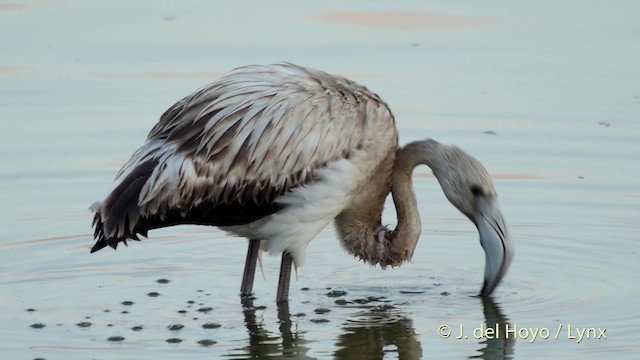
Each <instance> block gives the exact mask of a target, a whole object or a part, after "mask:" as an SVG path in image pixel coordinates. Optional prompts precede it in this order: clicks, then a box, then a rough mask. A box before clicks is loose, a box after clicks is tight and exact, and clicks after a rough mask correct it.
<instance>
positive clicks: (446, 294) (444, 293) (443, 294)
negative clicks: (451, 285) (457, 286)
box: [440, 291, 451, 296]
mask: <svg viewBox="0 0 640 360" xmlns="http://www.w3.org/2000/svg"><path fill="white" fill-rule="evenodd" d="M440 295H442V296H449V295H451V293H450V292H448V291H443V292H441V293H440Z"/></svg>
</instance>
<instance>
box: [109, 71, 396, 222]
mask: <svg viewBox="0 0 640 360" xmlns="http://www.w3.org/2000/svg"><path fill="white" fill-rule="evenodd" d="M371 109H378V110H376V111H372V110H371ZM379 109H383V111H379ZM393 121H394V120H393V116H392V114H391V112H390V111H389V109H388V107H387V105H386V104H385V103H384V102H382V100H380V98H379V97H378V96H377V95H376V94H374V93H371V92H370V91H368V90H367V89H366V88H365V87H363V86H361V85H358V84H356V83H354V82H351V81H349V80H347V79H344V78H341V77H337V76H333V75H329V74H327V73H324V72H320V71H316V70H312V69H306V68H302V67H299V66H296V65H292V64H280V65H270V66H249V67H243V68H238V69H236V70H234V71H232V72H231V73H229V74H228V75H226V76H224V77H223V78H221V79H219V80H218V81H216V82H214V83H212V84H209V85H207V86H204V87H202V88H200V89H198V90H197V91H196V92H194V93H193V94H192V95H190V96H187V97H185V98H183V99H182V100H180V101H178V102H177V103H175V104H174V105H173V106H171V107H170V108H169V109H168V110H167V111H166V112H165V113H164V114H163V115H162V116H161V118H160V121H159V122H158V123H157V124H156V125H155V126H154V127H153V129H152V130H151V132H150V133H149V136H148V138H147V143H146V144H145V145H144V146H143V147H142V148H140V149H139V150H138V151H136V153H134V155H133V156H132V158H131V159H130V160H129V162H127V164H126V165H125V166H124V167H123V169H122V170H121V171H120V172H119V174H118V177H117V179H116V182H118V179H119V178H124V177H126V176H127V175H128V174H129V173H131V172H132V171H133V169H135V168H136V167H137V165H138V164H141V163H144V162H149V161H154V162H155V163H156V164H157V165H156V167H155V168H154V169H153V171H152V173H151V174H150V176H149V178H148V179H147V180H146V183H145V184H144V185H143V186H142V187H141V191H140V195H139V199H138V204H137V206H138V207H139V210H140V215H129V216H128V218H127V221H126V222H127V223H128V227H129V228H130V229H134V227H135V223H136V222H138V221H143V220H144V218H145V217H147V218H148V217H149V216H152V215H153V216H159V217H160V218H161V217H162V216H164V215H163V214H174V213H175V211H176V210H177V209H178V210H179V209H186V210H188V208H189V207H197V206H200V205H201V204H237V205H245V204H255V205H261V204H270V203H273V202H275V201H276V199H277V198H278V197H279V196H281V195H282V194H285V193H286V192H288V191H290V190H291V189H293V188H295V187H298V186H304V185H305V184H307V183H309V182H311V181H314V179H315V171H316V170H318V169H320V168H322V167H324V166H326V165H327V164H328V163H330V162H332V161H336V160H339V159H343V158H348V157H349V156H350V154H351V153H352V152H353V151H356V150H360V149H363V148H364V145H365V143H366V142H367V140H368V138H369V127H371V126H376V123H380V122H391V123H393ZM388 125H389V124H388V123H387V124H385V126H388ZM234 206H235V205H234ZM234 209H235V208H234ZM141 217H142V219H141ZM142 230H144V229H142Z"/></svg>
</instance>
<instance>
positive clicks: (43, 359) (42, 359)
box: [33, 358, 47, 360]
mask: <svg viewBox="0 0 640 360" xmlns="http://www.w3.org/2000/svg"><path fill="white" fill-rule="evenodd" d="M33 360H47V359H45V358H35V359H33Z"/></svg>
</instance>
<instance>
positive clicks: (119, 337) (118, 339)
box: [107, 336, 124, 341]
mask: <svg viewBox="0 0 640 360" xmlns="http://www.w3.org/2000/svg"><path fill="white" fill-rule="evenodd" d="M107 340H108V341H123V340H124V338H123V337H122V336H110V337H109V338H107Z"/></svg>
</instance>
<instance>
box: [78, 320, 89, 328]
mask: <svg viewBox="0 0 640 360" xmlns="http://www.w3.org/2000/svg"><path fill="white" fill-rule="evenodd" d="M76 325H77V326H79V327H83V328H86V327H89V326H91V323H90V322H88V321H82V322H79V323H77V324H76Z"/></svg>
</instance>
